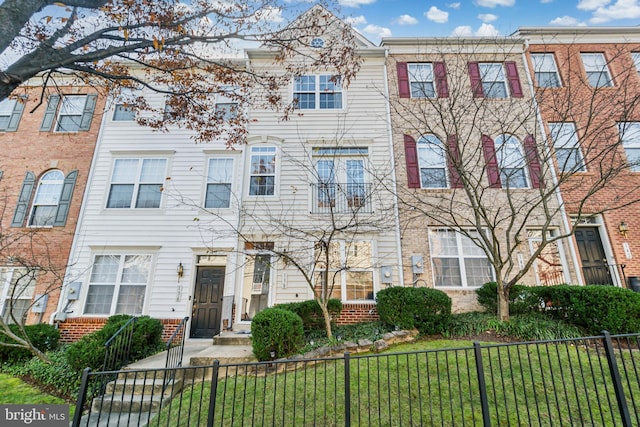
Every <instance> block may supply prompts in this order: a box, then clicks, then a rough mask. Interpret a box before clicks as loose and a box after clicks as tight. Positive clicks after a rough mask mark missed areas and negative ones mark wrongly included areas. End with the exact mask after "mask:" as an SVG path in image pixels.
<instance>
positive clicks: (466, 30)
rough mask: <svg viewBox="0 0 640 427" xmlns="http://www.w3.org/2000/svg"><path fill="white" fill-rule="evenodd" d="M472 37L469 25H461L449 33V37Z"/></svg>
mask: <svg viewBox="0 0 640 427" xmlns="http://www.w3.org/2000/svg"><path fill="white" fill-rule="evenodd" d="M472 35H473V29H472V28H471V26H470V25H461V26H459V27H456V28H454V29H453V31H452V32H451V36H453V37H469V36H472Z"/></svg>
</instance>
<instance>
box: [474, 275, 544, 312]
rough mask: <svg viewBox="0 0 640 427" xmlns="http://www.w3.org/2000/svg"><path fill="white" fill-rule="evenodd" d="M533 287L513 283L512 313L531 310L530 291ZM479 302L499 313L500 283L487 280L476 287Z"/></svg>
mask: <svg viewBox="0 0 640 427" xmlns="http://www.w3.org/2000/svg"><path fill="white" fill-rule="evenodd" d="M531 289H532V288H531V287H529V286H525V285H517V284H516V285H513V286H512V287H511V289H509V312H510V313H511V314H524V313H528V312H531V307H530V301H528V298H529V296H530V294H529V291H530V290H531ZM476 295H477V299H478V304H480V305H481V306H482V307H483V308H484V309H485V311H487V312H488V313H491V314H498V284H497V283H496V282H487V283H485V284H484V285H482V286H481V287H480V288H478V289H476Z"/></svg>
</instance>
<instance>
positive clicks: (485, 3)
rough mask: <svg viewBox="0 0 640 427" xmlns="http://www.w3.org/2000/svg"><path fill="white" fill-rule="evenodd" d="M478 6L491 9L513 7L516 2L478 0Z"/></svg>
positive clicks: (508, 0) (511, 0)
mask: <svg viewBox="0 0 640 427" xmlns="http://www.w3.org/2000/svg"><path fill="white" fill-rule="evenodd" d="M477 3H478V6H482V7H491V8H494V7H496V6H513V5H514V4H516V0H477Z"/></svg>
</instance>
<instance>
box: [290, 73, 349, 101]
mask: <svg viewBox="0 0 640 427" xmlns="http://www.w3.org/2000/svg"><path fill="white" fill-rule="evenodd" d="M293 101H294V102H295V104H296V108H298V109H301V110H316V109H320V110H330V109H341V108H342V81H341V78H340V76H336V75H304V76H296V77H295V78H294V82H293Z"/></svg>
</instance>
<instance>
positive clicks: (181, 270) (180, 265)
mask: <svg viewBox="0 0 640 427" xmlns="http://www.w3.org/2000/svg"><path fill="white" fill-rule="evenodd" d="M183 275H184V267H182V262H180V264H178V279H180V278H182V276H183Z"/></svg>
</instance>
